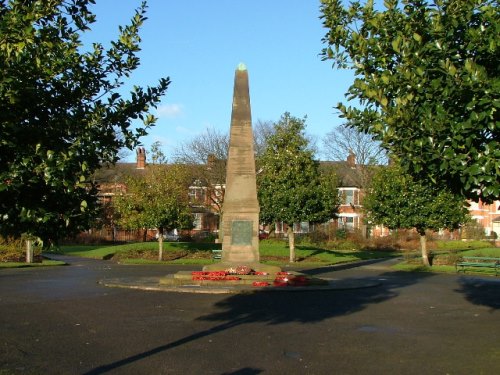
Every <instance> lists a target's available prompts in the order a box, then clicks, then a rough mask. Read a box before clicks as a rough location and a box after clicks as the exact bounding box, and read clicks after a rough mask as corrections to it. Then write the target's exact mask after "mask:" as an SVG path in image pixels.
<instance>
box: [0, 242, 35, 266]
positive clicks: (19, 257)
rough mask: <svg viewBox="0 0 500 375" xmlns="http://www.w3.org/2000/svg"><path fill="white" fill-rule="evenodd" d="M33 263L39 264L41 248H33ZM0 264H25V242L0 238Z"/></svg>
mask: <svg viewBox="0 0 500 375" xmlns="http://www.w3.org/2000/svg"><path fill="white" fill-rule="evenodd" d="M33 250H34V254H33V261H34V262H41V261H42V255H41V248H40V247H38V246H34V248H33ZM0 262H26V248H25V242H24V240H23V239H22V238H11V237H8V238H4V237H0Z"/></svg>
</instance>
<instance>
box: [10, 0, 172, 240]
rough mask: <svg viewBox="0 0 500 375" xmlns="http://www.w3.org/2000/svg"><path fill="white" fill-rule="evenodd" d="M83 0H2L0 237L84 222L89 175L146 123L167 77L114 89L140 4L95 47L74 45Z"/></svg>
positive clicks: (71, 228)
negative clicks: (112, 38) (108, 40)
mask: <svg viewBox="0 0 500 375" xmlns="http://www.w3.org/2000/svg"><path fill="white" fill-rule="evenodd" d="M92 3H93V1H92V0H68V1H64V2H62V1H60V0H44V1H22V0H12V1H9V2H8V3H7V4H5V5H3V6H2V10H1V11H0V69H1V71H2V75H1V76H0V134H2V136H1V139H0V184H2V188H1V189H0V234H3V235H14V236H15V235H18V234H19V233H25V232H29V233H33V234H37V235H38V236H40V237H42V238H43V236H46V237H51V238H57V237H61V236H64V235H66V234H71V233H74V232H78V231H80V230H81V229H82V228H86V227H88V226H90V225H91V220H92V219H93V217H94V216H96V214H97V213H98V210H99V206H98V204H97V195H96V194H97V189H96V186H95V184H94V183H93V182H92V175H93V173H94V172H95V171H96V169H99V168H101V166H102V165H103V164H105V163H113V162H116V161H117V159H118V151H119V150H120V149H121V148H123V147H129V148H133V147H135V145H136V144H137V143H138V141H139V138H140V137H141V136H142V135H144V134H145V129H147V128H148V127H149V126H153V125H154V123H155V121H156V119H155V118H154V116H152V115H151V114H149V113H148V112H149V108H151V107H154V106H155V105H156V104H157V103H159V101H160V99H161V97H162V96H163V95H164V93H165V92H166V89H167V87H168V85H169V84H170V81H169V79H168V78H164V79H160V80H159V82H158V84H157V85H156V86H154V87H147V88H137V89H136V90H135V91H134V93H133V94H131V95H129V97H126V96H124V95H123V94H122V92H124V90H122V89H121V86H122V85H123V84H124V82H123V81H124V77H128V76H130V74H131V73H132V72H133V70H134V69H135V68H136V67H137V66H138V63H139V59H138V57H137V52H138V51H139V50H140V48H139V42H140V37H139V29H140V26H141V25H142V23H143V21H144V20H145V12H146V6H145V4H144V3H143V4H142V5H141V6H140V7H139V8H138V9H137V11H136V14H135V15H134V16H133V18H132V20H131V22H130V24H129V25H127V26H124V27H122V28H121V32H120V34H119V35H118V37H117V41H116V42H114V43H112V46H111V47H110V48H109V49H108V50H105V49H104V47H103V46H102V45H101V44H99V43H95V44H94V45H93V48H90V49H84V48H82V46H81V43H80V36H81V34H82V33H83V32H85V31H87V30H89V29H90V26H91V25H92V23H93V22H94V20H95V17H94V15H93V14H91V13H90V12H89V9H88V8H89V4H92ZM135 118H142V119H143V127H140V126H138V125H137V124H135V123H134V124H133V119H135ZM136 127H138V129H136ZM4 181H9V183H8V184H5V183H4ZM26 213H29V215H28V214H26Z"/></svg>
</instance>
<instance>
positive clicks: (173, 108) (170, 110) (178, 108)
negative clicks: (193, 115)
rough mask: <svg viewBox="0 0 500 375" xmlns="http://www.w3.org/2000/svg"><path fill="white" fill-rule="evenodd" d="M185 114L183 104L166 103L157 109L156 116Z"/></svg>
mask: <svg viewBox="0 0 500 375" xmlns="http://www.w3.org/2000/svg"><path fill="white" fill-rule="evenodd" d="M182 114H183V110H182V105H181V104H164V105H160V106H158V108H157V109H156V116H158V117H167V118H174V117H179V116H180V115H182Z"/></svg>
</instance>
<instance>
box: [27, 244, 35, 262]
mask: <svg viewBox="0 0 500 375" xmlns="http://www.w3.org/2000/svg"><path fill="white" fill-rule="evenodd" d="M26 263H33V240H26Z"/></svg>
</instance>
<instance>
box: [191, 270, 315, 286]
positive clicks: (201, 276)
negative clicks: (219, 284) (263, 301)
mask: <svg viewBox="0 0 500 375" xmlns="http://www.w3.org/2000/svg"><path fill="white" fill-rule="evenodd" d="M191 275H192V280H195V281H238V280H241V279H242V277H241V276H244V275H250V276H254V275H255V276H267V275H268V273H267V272H259V271H254V270H252V269H250V268H249V267H247V266H238V267H234V268H229V269H226V270H222V271H193V272H191ZM272 285H273V286H278V287H286V286H308V285H310V280H309V278H308V277H307V276H305V275H294V274H291V273H289V272H278V273H277V274H276V277H275V278H274V281H273V283H272ZM252 286H254V287H267V286H271V283H270V282H268V281H264V280H256V281H254V282H253V283H252Z"/></svg>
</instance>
